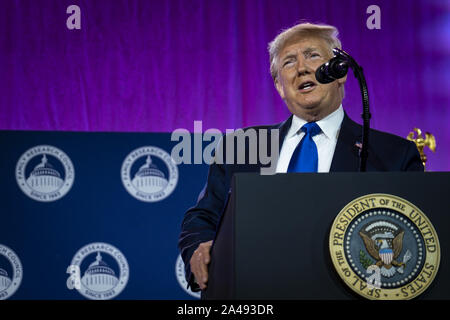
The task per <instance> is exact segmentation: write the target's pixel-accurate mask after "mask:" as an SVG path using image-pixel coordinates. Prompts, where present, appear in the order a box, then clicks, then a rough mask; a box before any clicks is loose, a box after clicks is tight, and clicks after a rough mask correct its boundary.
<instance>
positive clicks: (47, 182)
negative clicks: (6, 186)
mask: <svg viewBox="0 0 450 320" xmlns="http://www.w3.org/2000/svg"><path fill="white" fill-rule="evenodd" d="M27 184H28V185H29V186H30V187H31V188H32V189H33V190H36V191H38V192H43V193H50V192H55V191H57V190H58V189H60V188H61V186H62V185H63V184H64V181H63V179H61V175H60V174H59V172H58V171H56V170H55V169H54V168H53V166H52V165H51V164H50V163H49V162H48V159H47V157H46V155H45V154H44V155H43V156H42V159H41V163H39V164H38V165H37V166H36V167H34V169H33V171H32V172H31V174H30V176H29V177H28V179H27Z"/></svg>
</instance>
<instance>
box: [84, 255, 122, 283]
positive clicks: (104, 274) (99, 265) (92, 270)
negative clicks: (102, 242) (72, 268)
mask: <svg viewBox="0 0 450 320" xmlns="http://www.w3.org/2000/svg"><path fill="white" fill-rule="evenodd" d="M118 281H119V279H118V278H117V276H116V274H115V272H114V270H113V269H111V268H110V267H109V266H108V264H106V262H104V261H103V260H102V256H101V255H100V252H97V257H96V258H95V261H94V262H93V263H91V264H90V265H89V268H88V269H87V270H86V272H85V273H84V275H83V278H81V282H83V284H84V285H85V286H86V287H87V288H88V289H90V290H93V291H97V292H103V291H108V290H111V289H112V288H114V287H115V286H116V285H117V282H118Z"/></svg>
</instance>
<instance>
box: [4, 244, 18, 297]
mask: <svg viewBox="0 0 450 320" xmlns="http://www.w3.org/2000/svg"><path fill="white" fill-rule="evenodd" d="M22 277H23V269H22V263H21V262H20V259H19V257H18V256H17V254H16V253H15V252H14V251H13V250H11V249H10V248H8V247H7V246H5V245H2V244H0V300H5V299H8V298H9V297H11V296H12V295H13V294H14V293H15V292H16V290H17V289H18V288H19V286H20V283H21V282H22Z"/></svg>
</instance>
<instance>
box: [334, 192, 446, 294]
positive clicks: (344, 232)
mask: <svg viewBox="0 0 450 320" xmlns="http://www.w3.org/2000/svg"><path fill="white" fill-rule="evenodd" d="M329 248H330V254H331V259H332V261H333V264H334V267H335V269H336V271H337V273H338V274H339V276H340V277H341V278H342V280H343V281H344V282H345V284H346V285H347V286H348V287H350V289H352V290H353V291H355V292H356V293H358V294H359V295H361V296H363V297H365V298H368V299H372V300H406V299H412V298H415V297H417V296H418V295H420V294H421V293H423V292H424V291H425V290H426V289H427V288H428V286H429V285H430V283H431V282H432V281H433V279H434V277H435V276H436V274H437V272H438V268H439V262H440V247H439V240H438V236H437V234H436V231H435V229H434V227H433V225H432V224H431V222H430V221H429V220H428V218H427V217H426V216H425V214H424V213H423V212H422V211H421V210H420V209H419V208H417V207H416V206H414V205H413V204H411V203H410V202H408V201H406V200H404V199H402V198H399V197H397V196H393V195H389V194H369V195H366V196H363V197H360V198H357V199H355V200H353V201H352V202H350V203H349V204H347V205H346V206H345V207H344V208H343V209H342V210H341V212H340V213H339V214H338V215H337V217H336V218H335V220H334V222H333V225H332V227H331V231H330V238H329Z"/></svg>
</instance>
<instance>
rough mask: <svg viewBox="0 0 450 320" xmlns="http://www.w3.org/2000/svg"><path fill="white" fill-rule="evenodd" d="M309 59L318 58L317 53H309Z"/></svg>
mask: <svg viewBox="0 0 450 320" xmlns="http://www.w3.org/2000/svg"><path fill="white" fill-rule="evenodd" d="M310 57H311V58H316V57H317V58H320V54H318V53H316V52H313V53H311V55H310Z"/></svg>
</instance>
